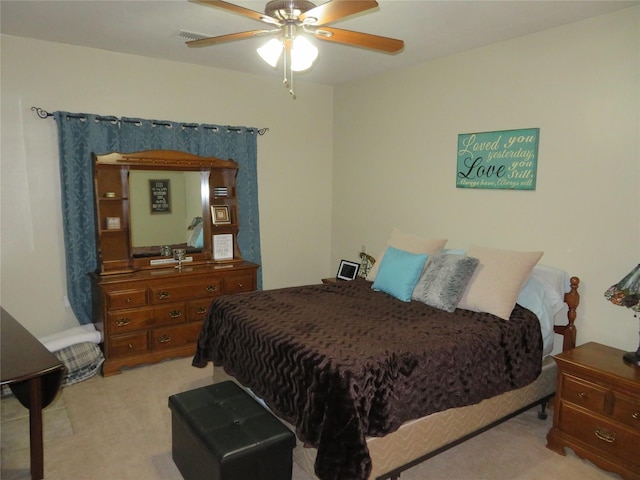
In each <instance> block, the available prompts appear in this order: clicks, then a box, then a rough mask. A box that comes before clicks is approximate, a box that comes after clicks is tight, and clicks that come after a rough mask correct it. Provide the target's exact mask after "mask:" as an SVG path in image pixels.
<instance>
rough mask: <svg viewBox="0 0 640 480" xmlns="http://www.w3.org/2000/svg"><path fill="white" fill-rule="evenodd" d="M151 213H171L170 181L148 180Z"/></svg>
mask: <svg viewBox="0 0 640 480" xmlns="http://www.w3.org/2000/svg"><path fill="white" fill-rule="evenodd" d="M149 193H150V195H151V213H171V180H168V179H166V180H149Z"/></svg>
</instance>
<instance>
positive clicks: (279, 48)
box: [187, 0, 404, 98]
mask: <svg viewBox="0 0 640 480" xmlns="http://www.w3.org/2000/svg"><path fill="white" fill-rule="evenodd" d="M189 1H190V2H193V3H198V4H201V5H206V6H210V7H216V8H222V9H225V10H228V11H230V12H233V13H238V14H240V15H243V16H245V17H249V18H252V19H254V20H258V21H260V22H263V23H265V24H267V25H268V26H269V28H263V29H259V30H250V31H248V32H238V33H231V34H228V35H220V36H217V37H208V38H202V39H198V40H191V41H189V42H187V45H188V46H189V47H207V46H210V45H217V44H219V43H224V42H230V41H233V40H242V39H245V38H252V37H256V36H260V35H274V38H272V39H271V40H269V41H268V42H267V43H266V44H265V45H263V46H262V47H260V48H258V53H259V54H260V56H261V57H262V58H263V59H264V60H265V61H266V62H267V63H268V64H269V65H271V66H272V67H275V66H276V65H277V63H278V61H279V59H280V56H281V55H282V53H283V52H284V60H283V65H284V81H283V83H284V85H285V87H287V88H288V89H289V93H290V94H291V95H292V96H293V98H295V93H294V90H293V72H294V71H296V72H297V71H303V70H307V69H308V68H310V67H311V65H312V64H313V62H314V61H315V59H316V58H317V56H318V49H317V48H316V47H315V46H314V45H313V44H312V43H311V42H309V40H308V39H307V38H306V35H304V34H309V35H310V36H313V37H315V38H317V39H318V40H323V41H328V42H335V43H341V44H344V45H352V46H356V47H363V48H368V49H371V50H377V51H380V52H385V53H397V52H399V51H400V50H402V49H403V48H404V42H403V41H402V40H397V39H395V38H388V37H381V36H378V35H371V34H369V33H361V32H355V31H352V30H342V29H339V28H333V27H328V26H327V24H329V23H331V22H335V21H337V20H340V19H342V18H345V17H348V16H351V15H354V14H356V13H362V12H366V11H367V10H371V9H373V8H376V7H377V6H378V2H377V1H375V0H329V1H327V2H326V3H323V4H321V5H318V6H316V5H315V4H313V3H312V2H310V1H309V0H271V1H269V2H268V3H267V5H266V7H265V13H260V12H256V11H255V10H250V9H248V8H245V7H242V6H240V5H235V4H233V3H229V2H225V1H222V0H189Z"/></svg>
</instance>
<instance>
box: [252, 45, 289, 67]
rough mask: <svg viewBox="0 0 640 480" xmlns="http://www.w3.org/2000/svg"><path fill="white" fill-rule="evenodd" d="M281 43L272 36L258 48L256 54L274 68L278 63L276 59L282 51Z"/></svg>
mask: <svg viewBox="0 0 640 480" xmlns="http://www.w3.org/2000/svg"><path fill="white" fill-rule="evenodd" d="M282 49H283V45H282V41H281V40H278V39H277V38H272V39H271V40H269V41H268V42H267V43H265V44H264V45H263V46H261V47H260V48H258V50H257V51H258V55H260V57H261V58H262V59H263V60H264V61H265V62H267V63H268V64H269V65H271V66H272V67H274V68H275V66H276V65H277V64H278V60H279V59H280V54H281V53H282Z"/></svg>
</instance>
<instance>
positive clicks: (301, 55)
mask: <svg viewBox="0 0 640 480" xmlns="http://www.w3.org/2000/svg"><path fill="white" fill-rule="evenodd" d="M283 50H284V43H283V41H282V40H280V39H278V38H272V39H271V40H269V41H268V42H267V43H265V44H264V45H263V46H261V47H260V48H258V49H257V52H258V55H260V57H261V58H262V59H263V60H264V61H265V62H267V63H268V64H269V65H271V66H272V67H275V66H276V65H277V64H278V60H280V56H281V55H282V52H283ZM316 58H318V49H317V48H316V47H315V46H314V45H313V44H312V43H311V42H310V41H309V40H307V39H306V38H305V37H303V36H301V35H298V36H296V37H295V38H294V39H293V43H292V46H291V66H290V67H291V70H293V71H294V72H302V71H304V70H307V69H309V68H311V65H313V62H315V60H316Z"/></svg>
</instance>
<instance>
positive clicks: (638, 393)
mask: <svg viewBox="0 0 640 480" xmlns="http://www.w3.org/2000/svg"><path fill="white" fill-rule="evenodd" d="M623 354H624V352H622V351H621V350H618V349H615V348H611V347H607V346H605V345H600V344H598V343H587V344H585V345H582V346H580V347H577V348H575V349H573V350H569V351H566V352H563V353H561V354H560V355H557V356H556V357H555V359H556V362H557V363H558V386H557V390H556V400H555V406H554V417H553V427H552V428H551V430H550V431H549V434H548V435H547V447H548V448H550V449H551V450H554V451H555V452H557V453H560V454H562V455H565V447H568V448H571V449H572V450H573V451H574V452H575V453H576V454H577V455H579V456H580V457H583V458H585V459H587V460H590V461H591V462H593V463H595V464H596V465H598V466H599V467H601V468H603V469H606V470H610V471H612V472H616V473H618V474H620V475H621V476H622V477H623V478H626V479H635V480H639V479H640V368H637V367H633V366H631V365H627V364H625V363H624V362H623V360H622V355H623Z"/></svg>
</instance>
